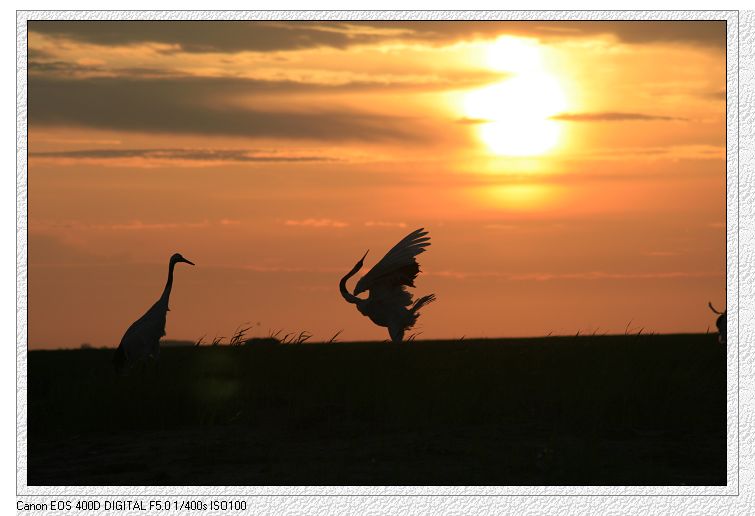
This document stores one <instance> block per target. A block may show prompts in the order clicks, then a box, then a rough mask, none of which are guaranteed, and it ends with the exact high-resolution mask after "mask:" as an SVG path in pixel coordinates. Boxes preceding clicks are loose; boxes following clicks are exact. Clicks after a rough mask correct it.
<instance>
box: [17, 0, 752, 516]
mask: <svg viewBox="0 0 755 516" xmlns="http://www.w3.org/2000/svg"><path fill="white" fill-rule="evenodd" d="M53 19H55V20H80V19H86V20H114V19H119V20H459V21H474V20H502V21H504V20H564V21H567V20H617V21H618V20H636V21H651V20H724V21H726V22H727V53H726V77H727V90H726V120H727V125H726V130H727V139H726V156H727V164H726V181H727V189H726V191H727V203H726V206H727V208H726V210H727V211H726V232H727V233H726V234H727V254H726V255H727V304H726V306H727V310H728V323H729V324H728V326H729V327H728V341H729V344H728V352H727V402H726V403H727V484H726V486H584V487H583V486H514V487H512V486H351V487H349V486H250V487H243V486H161V487H155V486H110V487H103V486H28V485H27V453H26V449H27V448H26V447H27V424H26V420H27V419H26V418H27V405H26V403H27V393H28V391H27V369H26V366H27V321H28V319H27V307H28V298H27V266H26V264H27V247H26V246H27V229H28V227H27V224H28V205H27V200H28V191H27V185H28V182H27V178H28V176H27V150H28V140H27V101H28V99H27V96H26V91H27V89H26V87H27V50H28V49H27V26H26V24H27V22H28V21H31V20H53ZM16 24H17V68H16V88H17V89H16V93H17V95H16V98H17V111H16V113H17V121H16V185H17V200H16V203H17V204H16V208H17V223H16V238H17V240H16V244H17V292H16V301H17V305H16V306H17V332H16V333H17V335H16V368H17V385H16V425H17V426H16V428H17V433H16V445H17V448H16V455H17V468H16V494H17V496H24V497H30V496H66V497H69V496H121V497H124V496H128V497H139V496H152V497H155V496H158V495H159V496H190V497H198V496H213V497H223V498H224V499H230V498H232V497H259V500H258V502H259V503H261V504H262V505H263V506H264V503H266V501H269V499H271V498H275V497H300V496H307V497H344V498H342V499H341V500H331V501H330V502H328V505H329V507H330V509H333V510H336V511H338V512H342V511H349V510H351V511H353V509H354V508H355V506H357V505H361V504H362V502H353V497H355V496H359V497H361V496H390V497H407V496H410V497H417V496H419V497H439V496H464V497H490V496H494V497H497V496H507V497H508V496H513V497H516V498H511V499H509V500H508V501H507V502H506V507H507V509H508V510H511V511H514V512H518V511H517V510H516V509H517V507H521V508H524V507H525V506H526V504H529V503H534V504H535V507H537V506H538V505H539V504H540V503H541V502H537V501H534V502H533V499H532V498H530V497H553V496H556V497H558V496H590V497H603V501H602V502H600V505H602V506H603V508H604V509H605V510H609V509H610V508H611V507H613V508H614V509H615V508H616V506H615V503H616V500H615V499H614V498H612V497H617V496H620V497H621V496H642V497H646V496H659V497H664V499H666V497H669V496H671V497H677V496H704V497H708V496H715V497H718V496H734V497H736V496H738V495H739V494H740V490H739V486H740V481H741V480H743V478H741V477H742V476H743V473H745V475H746V476H745V478H744V480H746V481H747V483H748V484H751V483H752V480H753V478H752V475H753V473H752V466H750V467H747V466H746V464H747V463H748V461H749V464H753V460H752V459H753V457H752V447H751V446H745V447H744V448H743V449H742V451H744V452H746V456H745V457H741V458H740V430H741V429H742V425H747V426H748V427H749V428H752V426H753V425H752V423H753V421H752V416H751V415H750V411H747V414H748V416H749V417H748V418H747V421H740V418H739V415H740V412H739V411H740V404H746V405H748V406H750V407H751V406H752V402H753V380H754V379H755V378H754V377H755V375H754V374H753V368H752V365H751V364H750V363H749V362H751V357H750V354H749V353H747V350H749V349H751V346H752V344H753V342H752V341H753V339H752V335H753V331H752V330H753V322H752V321H753V319H755V318H753V317H752V315H753V309H752V304H753V303H752V300H753V299H755V296H754V295H753V294H754V292H753V287H752V285H747V284H743V287H744V290H743V291H742V292H741V294H740V284H739V280H740V278H741V277H748V276H749V277H752V274H753V273H755V269H754V268H753V263H755V262H754V261H753V259H752V258H753V254H755V252H754V250H753V249H752V248H751V246H749V245H745V246H742V247H741V249H742V251H743V258H746V259H743V260H742V270H740V255H739V251H740V204H739V203H740V199H741V198H743V197H744V198H750V199H751V198H753V196H755V189H754V188H753V178H752V177H751V176H752V170H751V169H750V170H749V172H750V174H749V176H744V177H741V179H742V181H741V183H740V168H739V166H740V161H739V159H740V152H741V154H742V157H743V159H745V163H746V164H750V165H751V164H752V163H753V154H754V152H753V150H754V148H755V135H753V130H752V127H747V128H745V130H744V133H740V132H739V131H740V129H739V122H740V119H741V118H746V119H748V120H751V119H752V118H753V116H754V115H755V113H753V103H752V102H750V103H749V105H745V106H743V107H742V109H741V110H740V106H739V98H748V99H750V101H752V99H753V83H754V82H755V81H753V74H754V73H755V72H754V70H753V53H754V52H755V50H754V49H755V44H753V33H754V32H755V31H754V30H753V13H752V12H742V13H740V12H739V11H17V12H16ZM740 29H741V30H740ZM740 42H748V44H744V45H742V46H741V47H740ZM740 50H741V54H740ZM740 58H742V59H743V62H744V63H746V64H747V66H740V65H741V63H740ZM743 79H744V84H742V83H740V81H741V80H743ZM741 84H742V86H740V85H741ZM740 144H741V145H742V147H741V151H740ZM741 215H742V216H743V218H745V217H746V221H747V222H749V224H745V228H746V229H745V228H743V231H744V233H745V236H746V237H750V238H749V239H747V238H746V239H745V242H748V241H752V236H753V235H752V232H753V231H752V229H751V228H752V224H751V223H752V220H753V213H752V208H750V209H749V211H743V212H742V214H741ZM740 295H741V301H742V302H743V306H742V308H743V309H744V312H745V313H748V314H749V315H750V317H744V318H742V319H740ZM745 305H747V306H745ZM740 326H741V327H742V329H743V330H744V332H743V335H745V336H749V337H745V342H743V343H742V345H741V346H740V339H739V335H740V332H739V330H740ZM748 330H749V331H748ZM748 359H749V362H748ZM740 365H741V370H740ZM740 373H741V376H740ZM740 381H741V382H742V385H743V386H744V387H743V388H742V389H740ZM744 434H745V435H748V433H747V432H744ZM740 460H741V465H742V468H745V470H746V471H744V472H743V471H741V470H740ZM349 500H351V501H349ZM668 500H669V501H668V502H667V503H668V504H669V505H668V507H670V508H673V507H676V506H677V502H675V501H674V498H669V499H668ZM286 503H288V504H290V506H291V507H293V508H296V507H298V508H299V510H302V509H305V510H306V507H303V506H302V505H301V503H300V502H296V501H292V500H290V499H289V500H288V501H287V502H286ZM622 503H623V502H622ZM732 503H733V504H734V505H736V502H734V501H732ZM642 505H643V504H642V503H640V506H642ZM707 506H708V502H705V501H700V502H699V503H697V504H696V505H695V507H697V508H698V509H700V510H702V509H704V508H705V507H707ZM425 507H426V508H429V507H430V506H429V505H426V506H425ZM362 508H364V509H367V508H368V507H367V506H362ZM646 508H647V506H646Z"/></svg>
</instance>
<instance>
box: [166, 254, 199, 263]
mask: <svg viewBox="0 0 755 516" xmlns="http://www.w3.org/2000/svg"><path fill="white" fill-rule="evenodd" d="M170 262H171V263H180V262H183V263H188V264H189V265H194V262H190V261H189V260H187V259H186V258H184V257H183V256H181V253H176V254H174V255H173V256H171V257H170Z"/></svg>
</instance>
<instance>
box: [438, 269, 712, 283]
mask: <svg viewBox="0 0 755 516" xmlns="http://www.w3.org/2000/svg"><path fill="white" fill-rule="evenodd" d="M423 272H424V273H425V274H426V275H428V276H440V277H445V278H451V279H459V280H464V279H468V278H500V279H503V280H507V281H554V280H654V279H680V278H718V277H723V276H724V275H725V273H724V272H701V271H693V272H686V271H670V272H639V273H632V272H604V271H589V272H572V273H549V272H527V273H507V272H500V271H455V270H440V271H428V270H424V271H423Z"/></svg>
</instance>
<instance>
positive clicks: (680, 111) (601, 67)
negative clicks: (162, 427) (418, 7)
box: [28, 21, 726, 349]
mask: <svg viewBox="0 0 755 516" xmlns="http://www.w3.org/2000/svg"><path fill="white" fill-rule="evenodd" d="M725 30H726V25H725V22H675V21H668V22H661V21H655V22H568V21H567V22H542V21H533V22H380V21H377V22H368V23H365V22H312V21H298V22H167V21H162V22H132V21H128V22H102V21H94V22H67V21H33V22H29V24H28V34H29V36H28V51H29V54H28V56H29V59H28V121H29V132H28V147H29V168H28V186H29V189H28V198H29V212H28V228H29V232H28V238H29V247H28V249H29V255H28V256H29V264H28V278H29V280H28V286H29V303H28V307H29V312H28V313H29V326H28V328H29V330H28V331H29V345H30V347H31V348H37V349H38V348H54V347H78V346H79V345H80V344H81V343H84V342H86V343H90V344H92V345H94V346H109V347H115V346H117V345H118V342H119V341H120V337H121V335H122V334H123V332H124V331H125V329H126V328H127V327H128V326H129V324H130V323H131V322H132V321H134V320H135V319H136V318H138V317H139V316H141V315H142V314H143V313H144V312H145V311H146V310H147V308H149V306H150V305H151V304H152V303H154V302H155V301H156V300H157V298H158V297H159V296H160V293H161V292H162V288H163V286H164V283H165V276H166V273H167V264H168V259H169V257H170V255H171V254H173V253H174V252H180V253H182V254H183V255H184V256H185V257H187V258H188V259H190V260H192V261H193V262H195V263H196V266H195V267H191V266H188V265H179V266H178V267H177V268H176V277H175V284H174V287H173V293H172V296H171V303H170V306H171V311H170V313H169V314H168V323H167V338H169V339H192V340H196V339H198V338H199V337H201V336H203V335H204V336H206V337H205V340H212V338H213V337H215V336H217V337H220V336H224V337H229V336H230V334H231V333H232V331H233V330H234V328H236V327H237V326H239V325H243V324H244V323H250V325H252V326H253V329H252V330H251V334H252V336H257V337H264V336H267V335H268V334H269V333H270V332H271V331H273V332H274V331H277V330H279V329H280V330H282V333H288V332H294V331H296V332H299V331H302V330H306V331H308V332H310V333H311V334H313V337H312V340H315V341H319V340H328V339H330V337H331V336H332V335H333V334H335V333H336V332H337V331H339V330H343V332H342V333H341V334H340V335H339V337H338V339H339V340H341V341H350V340H384V339H387V332H386V330H385V329H384V328H379V327H377V326H374V325H373V324H372V323H371V322H370V321H369V320H368V319H367V318H365V317H363V316H361V315H360V314H359V313H358V312H357V311H356V309H355V308H354V306H353V305H349V304H347V303H346V302H345V301H344V300H343V299H342V298H341V296H340V294H339V292H338V280H339V279H340V278H341V276H343V275H344V274H345V273H346V272H348V271H349V269H351V267H352V266H353V265H354V263H355V262H356V261H357V260H358V259H359V258H360V257H361V256H362V255H363V254H364V252H365V251H366V250H367V249H369V250H370V253H369V255H368V257H367V259H366V263H365V265H366V269H368V268H369V267H371V266H372V265H374V264H375V262H376V261H377V260H378V259H379V258H380V257H381V256H382V255H383V253H385V252H386V251H387V250H388V249H389V248H390V247H391V246H392V245H393V244H395V243H396V242H397V241H398V240H400V239H401V238H402V237H403V236H405V235H406V234H407V233H409V232H410V231H412V230H414V229H416V228H419V227H424V228H426V229H428V230H429V232H430V236H431V238H432V245H431V247H430V248H429V249H428V252H426V253H424V254H422V255H421V256H420V265H421V267H422V271H423V272H422V274H421V275H420V276H419V278H418V280H417V282H416V284H417V288H416V289H414V293H415V295H424V294H429V293H435V294H436V295H437V298H438V301H437V302H436V303H435V304H432V305H430V306H428V307H427V308H426V309H425V310H424V311H423V314H422V317H421V318H420V320H419V324H418V326H417V327H416V328H415V329H414V330H413V332H417V333H420V332H421V333H420V335H419V337H418V338H420V339H430V338H460V337H462V336H466V337H467V338H471V337H506V336H535V335H547V334H549V333H552V334H554V335H558V334H575V333H576V332H577V331H580V332H581V333H582V334H584V333H593V332H597V333H601V334H602V333H605V332H609V333H624V331H625V330H626V329H627V327H629V328H630V329H631V330H632V331H635V332H636V331H638V330H639V329H640V328H644V330H643V331H644V332H650V331H655V332H663V333H667V332H705V331H706V329H708V328H709V327H710V328H711V329H713V330H714V329H715V326H714V321H715V316H714V315H713V314H712V313H711V312H710V311H709V310H708V308H707V303H708V301H712V302H713V303H714V305H716V306H717V307H720V308H722V307H723V306H724V303H725V293H726V290H725V285H726V284H725V270H726V264H725V243H726V240H725V181H726V169H725V144H726V133H725V129H726V125H725V88H726V80H725V64H726V63H725V50H726V45H725V43H726V40H725ZM351 285H353V282H352V283H351Z"/></svg>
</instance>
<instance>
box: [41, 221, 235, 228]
mask: <svg viewBox="0 0 755 516" xmlns="http://www.w3.org/2000/svg"><path fill="white" fill-rule="evenodd" d="M215 224H221V225H222V224H225V223H224V222H223V220H220V221H219V222H217V223H212V222H210V221H209V220H206V219H205V220H201V221H197V222H143V221H141V220H130V221H127V222H113V223H107V224H103V223H100V224H91V223H85V222H81V221H77V220H71V221H40V220H31V221H29V229H30V230H31V231H48V230H56V229H69V230H76V231H87V230H93V231H164V230H168V229H199V228H209V227H211V226H213V225H215Z"/></svg>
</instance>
